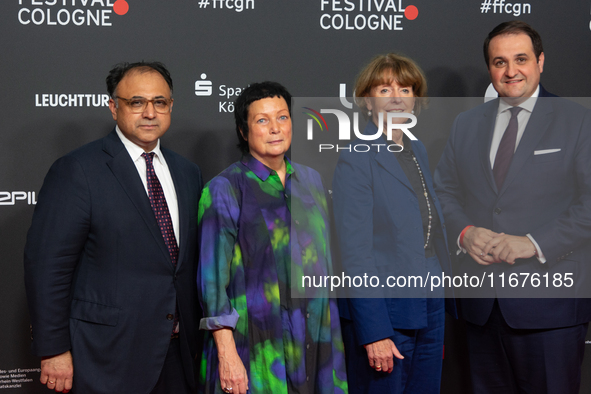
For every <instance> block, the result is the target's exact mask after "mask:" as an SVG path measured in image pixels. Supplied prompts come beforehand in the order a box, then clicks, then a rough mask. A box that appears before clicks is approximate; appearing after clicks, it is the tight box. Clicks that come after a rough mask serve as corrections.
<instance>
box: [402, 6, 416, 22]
mask: <svg viewBox="0 0 591 394" xmlns="http://www.w3.org/2000/svg"><path fill="white" fill-rule="evenodd" d="M404 16H405V17H406V19H408V20H410V21H414V20H415V19H417V16H419V10H418V8H417V7H415V6H414V5H407V6H406V8H405V9H404Z"/></svg>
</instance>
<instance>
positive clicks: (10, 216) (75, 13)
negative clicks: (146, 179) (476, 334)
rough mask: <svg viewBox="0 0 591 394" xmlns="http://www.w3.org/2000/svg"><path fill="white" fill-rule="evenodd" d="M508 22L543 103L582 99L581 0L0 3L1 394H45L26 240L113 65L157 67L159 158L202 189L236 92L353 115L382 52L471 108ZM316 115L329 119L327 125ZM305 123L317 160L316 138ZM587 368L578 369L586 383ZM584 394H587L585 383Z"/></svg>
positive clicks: (102, 130)
mask: <svg viewBox="0 0 591 394" xmlns="http://www.w3.org/2000/svg"><path fill="white" fill-rule="evenodd" d="M557 7H559V9H560V12H557ZM509 19H523V20H525V21H527V22H529V23H531V24H532V25H533V26H534V27H535V28H536V29H537V30H538V31H539V32H540V34H541V35H542V38H543V39H544V49H545V54H546V63H545V67H544V73H543V74H542V82H543V84H544V86H545V88H546V89H547V90H548V91H551V92H553V93H555V94H558V95H560V96H566V97H569V96H572V97H585V96H588V95H589V92H591V77H590V76H589V72H588V65H589V64H591V1H581V0H565V1H562V2H560V4H558V3H557V2H555V1H549V0H527V1H521V2H516V1H507V0H457V1H454V2H449V1H444V2H433V1H427V0H306V1H297V0H283V1H262V0H177V1H174V2H169V1H162V0H5V1H3V2H2V12H0V34H1V36H2V37H4V39H3V40H2V42H1V43H0V49H1V51H2V58H3V61H2V62H0V85H1V86H2V87H3V94H2V97H1V98H0V106H1V108H2V110H3V111H2V112H1V114H2V121H1V122H0V125H1V126H0V127H1V130H0V152H1V154H0V168H2V171H0V234H1V236H0V253H1V254H2V256H1V258H0V264H1V265H2V272H3V273H2V275H0V315H1V316H2V317H3V318H2V319H1V320H0V332H1V333H2V335H0V393H3V392H6V393H9V392H10V393H27V394H29V393H33V394H35V393H42V392H45V391H46V389H44V388H43V387H42V386H41V385H40V384H39V383H38V368H39V360H38V359H37V358H36V357H33V356H31V355H30V351H29V344H30V330H29V316H28V312H27V305H26V298H25V292H24V282H23V266H22V254H23V247H24V243H25V237H26V232H27V229H28V227H29V224H30V220H31V216H32V213H33V210H34V208H35V204H36V201H37V199H38V193H39V189H40V188H41V185H42V182H43V178H44V176H45V174H46V173H47V171H48V169H49V167H50V165H51V164H52V163H53V162H54V161H55V160H56V159H57V158H58V157H60V156H62V155H64V154H66V153H67V152H69V151H71V150H72V149H75V148H77V147H79V146H81V145H83V144H85V143H87V142H90V141H93V140H95V139H97V138H100V137H102V136H104V135H105V134H107V133H108V132H109V131H110V130H112V128H113V127H114V122H113V120H112V118H111V114H110V112H109V110H108V96H107V95H106V88H105V77H106V76H107V72H108V70H109V69H110V68H111V67H112V66H113V65H114V64H116V63H118V62H120V61H130V62H133V61H138V60H142V59H143V60H158V61H162V62H164V63H165V64H166V65H167V67H168V68H169V70H170V72H171V74H172V78H173V81H174V95H173V96H174V99H175V102H174V111H173V115H172V126H171V128H170V130H169V131H168V133H167V134H166V136H165V137H164V138H163V145H165V146H167V147H169V148H171V149H173V150H176V151H177V152H179V153H180V154H182V155H183V156H185V157H187V158H189V159H190V160H192V161H194V162H196V163H198V164H199V165H200V166H201V168H202V169H203V173H204V178H205V180H206V181H207V180H209V179H211V178H212V177H213V176H215V175H216V174H217V173H218V172H220V171H221V170H222V169H224V168H225V167H227V166H228V165H229V164H230V163H232V162H234V161H236V160H238V159H239V158H240V153H239V151H238V150H237V149H236V141H235V138H236V136H235V131H234V124H233V114H232V112H233V111H234V101H235V99H236V97H237V95H238V94H240V92H241V90H242V89H243V88H244V87H245V86H247V85H248V84H250V83H253V82H257V81H262V80H276V81H278V82H281V83H282V84H284V85H285V86H286V87H287V88H288V89H289V90H290V92H291V93H292V94H293V96H294V97H334V98H335V99H336V100H337V103H338V105H341V107H335V108H343V110H345V109H347V110H350V111H352V112H353V111H355V110H356V108H355V107H354V106H353V105H352V104H351V103H352V99H351V96H352V95H353V92H352V86H353V83H354V80H355V77H356V75H357V73H358V72H359V70H360V69H361V68H362V67H363V66H364V65H365V64H366V63H367V62H369V60H370V59H371V58H372V57H373V56H374V55H376V54H379V53H386V52H391V51H395V52H400V53H403V54H405V55H407V56H410V57H411V58H413V59H414V60H416V61H417V63H418V64H419V65H420V66H421V67H422V68H423V70H424V71H425V73H426V75H427V79H428V83H429V96H431V97H484V95H485V91H486V89H487V87H488V86H489V83H490V80H489V78H488V74H487V71H486V67H485V64H484V62H483V56H482V42H483V40H484V38H485V36H486V34H487V33H488V32H489V31H490V30H491V29H492V28H493V27H494V26H495V25H497V24H498V23H500V22H502V21H505V20H509ZM308 107H309V108H312V109H313V110H315V111H317V112H319V113H321V109H322V108H326V107H321V106H320V105H319V106H316V107H314V106H308ZM293 111H300V112H301V111H306V110H304V109H302V108H301V107H298V108H296V107H294V108H293ZM308 112H310V113H312V114H314V112H312V111H308ZM322 115H323V116H324V117H325V119H327V121H328V119H329V118H328V117H332V118H333V121H334V116H335V115H334V114H325V113H322ZM308 118H309V119H310V121H311V122H314V123H313V127H314V141H312V142H315V146H316V149H318V144H319V143H321V141H318V142H317V141H316V140H317V139H319V138H321V136H322V133H323V132H324V131H323V130H321V129H320V126H319V125H318V124H317V123H316V122H315V121H314V120H313V119H312V118H311V117H309V116H308ZM318 119H320V118H318ZM452 119H453V118H452ZM353 120H354V119H353V118H352V117H351V122H353ZM321 122H322V121H321ZM359 122H360V124H362V123H363V121H362V120H361V119H359ZM419 122H420V117H419ZM329 125H330V122H329ZM450 126H451V124H441V125H433V130H430V135H431V136H432V137H430V138H429V139H428V140H427V141H425V144H426V147H427V149H428V151H429V154H430V164H431V167H432V168H433V167H434V166H435V165H436V163H437V161H438V159H439V155H440V154H441V152H442V150H443V144H444V143H445V140H446V138H447V135H448V133H449V130H450ZM307 127H308V126H307V122H306V121H304V122H301V123H299V125H297V127H296V128H294V133H300V134H302V135H306V134H307ZM360 127H362V126H360ZM337 130H338V128H337V127H335V129H334V130H333V129H332V128H331V132H334V133H337ZM351 130H353V128H351ZM411 131H412V133H413V134H415V135H416V136H417V138H419V139H422V138H421V135H420V133H419V132H416V133H415V130H414V129H411ZM352 133H353V131H352ZM56 231H58V229H56ZM447 328H448V331H447V339H446V352H445V357H446V358H445V363H444V374H443V376H444V378H443V384H442V387H443V388H442V392H444V393H454V394H456V393H460V394H461V393H468V392H469V389H468V385H469V382H468V379H467V377H466V371H467V370H468V365H467V360H466V355H465V353H464V351H465V349H464V347H463V337H462V335H463V334H462V332H463V325H462V323H461V322H454V321H448V322H447ZM590 359H591V354H589V355H588V357H587V359H586V361H585V366H584V371H591V360H590ZM584 390H587V391H584ZM582 392H591V372H590V373H588V376H585V377H584V381H583V387H582Z"/></svg>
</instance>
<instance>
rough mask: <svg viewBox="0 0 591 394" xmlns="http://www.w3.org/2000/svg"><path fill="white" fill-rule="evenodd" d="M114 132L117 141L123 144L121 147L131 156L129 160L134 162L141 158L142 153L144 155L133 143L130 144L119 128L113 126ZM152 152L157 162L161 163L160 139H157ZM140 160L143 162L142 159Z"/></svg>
mask: <svg viewBox="0 0 591 394" xmlns="http://www.w3.org/2000/svg"><path fill="white" fill-rule="evenodd" d="M115 131H116V132H117V135H118V136H119V139H120V140H121V142H123V146H125V149H127V152H129V155H130V156H131V159H132V160H133V161H134V162H136V161H137V160H138V159H139V158H141V157H142V153H144V149H143V148H142V147H140V146H138V145H136V144H134V143H133V142H131V141H130V140H129V139H128V138H127V137H126V136H125V135H124V134H123V133H122V132H121V129H120V128H119V126H118V125H117V126H115ZM152 152H154V153H155V155H154V156H155V157H156V158H157V160H159V161H160V162H161V163H162V162H163V159H162V151H161V150H160V139H158V142H157V143H156V147H155V148H154V149H152ZM142 160H144V159H143V158H142Z"/></svg>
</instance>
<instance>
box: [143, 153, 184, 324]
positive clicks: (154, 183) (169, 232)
mask: <svg viewBox="0 0 591 394" xmlns="http://www.w3.org/2000/svg"><path fill="white" fill-rule="evenodd" d="M142 157H143V158H144V159H146V175H147V178H148V179H147V180H148V197H149V198H150V205H151V206H152V211H154V215H155V216H156V220H157V221H158V226H159V227H160V232H161V233H162V237H163V238H164V243H165V244H166V247H167V248H168V254H169V255H170V259H171V260H172V264H173V265H174V266H175V268H176V263H177V260H178V256H179V247H178V245H177V242H176V237H175V235H174V229H173V227H172V220H171V218H170V212H169V210H168V204H167V203H166V197H164V191H163V190H162V185H161V184H160V181H159V180H158V177H157V176H156V172H154V164H153V160H154V152H150V153H148V154H146V153H142ZM178 315H179V314H178V311H177V310H175V313H174V325H173V327H174V328H173V332H174V333H178V331H179V327H178Z"/></svg>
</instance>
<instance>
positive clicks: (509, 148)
mask: <svg viewBox="0 0 591 394" xmlns="http://www.w3.org/2000/svg"><path fill="white" fill-rule="evenodd" d="M521 110H522V108H521V107H511V109H509V111H511V119H510V120H509V124H508V125H507V128H506V129H505V134H503V138H501V142H500V144H499V149H498V150H497V155H496V156H495V165H494V167H493V175H494V177H495V183H496V184H497V189H498V190H501V186H503V182H504V181H505V177H506V176H507V172H508V171H509V166H510V165H511V160H512V159H513V154H514V153H515V142H516V141H517V128H518V126H519V125H518V122H517V114H518V113H519V111H521Z"/></svg>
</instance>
